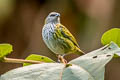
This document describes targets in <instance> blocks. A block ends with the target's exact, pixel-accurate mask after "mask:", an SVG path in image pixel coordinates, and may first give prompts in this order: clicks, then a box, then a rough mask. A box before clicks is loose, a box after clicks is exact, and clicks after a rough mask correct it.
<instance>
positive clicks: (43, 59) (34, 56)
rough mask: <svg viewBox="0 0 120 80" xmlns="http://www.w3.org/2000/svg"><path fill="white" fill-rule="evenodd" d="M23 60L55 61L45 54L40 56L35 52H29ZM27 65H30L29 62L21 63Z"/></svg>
mask: <svg viewBox="0 0 120 80" xmlns="http://www.w3.org/2000/svg"><path fill="white" fill-rule="evenodd" d="M25 60H35V61H41V62H47V63H53V62H55V61H53V60H52V59H50V58H48V57H46V56H41V55H37V54H31V55H29V56H28V57H27V58H26V59H25ZM28 65H31V63H23V66H28Z"/></svg>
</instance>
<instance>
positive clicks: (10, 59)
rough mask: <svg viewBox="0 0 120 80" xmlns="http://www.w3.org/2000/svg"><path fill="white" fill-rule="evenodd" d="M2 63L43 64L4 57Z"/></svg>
mask: <svg viewBox="0 0 120 80" xmlns="http://www.w3.org/2000/svg"><path fill="white" fill-rule="evenodd" d="M3 62H8V63H32V64H40V63H44V62H41V61H34V60H24V59H13V58H6V57H4V60H3Z"/></svg>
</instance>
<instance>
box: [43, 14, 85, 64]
mask: <svg viewBox="0 0 120 80" xmlns="http://www.w3.org/2000/svg"><path fill="white" fill-rule="evenodd" d="M42 38H43V41H44V43H45V44H46V45H47V47H48V48H49V49H50V50H51V51H52V52H53V53H55V54H56V55H58V58H59V59H61V62H63V63H64V64H65V63H66V61H65V60H64V58H63V56H64V55H66V54H71V53H75V54H79V55H82V54H85V53H84V52H83V51H82V50H81V49H80V47H79V45H78V43H77V41H76V39H75V37H74V36H73V35H72V34H71V32H70V31H69V30H68V29H67V28H66V27H65V26H64V25H62V24H61V22H60V13H58V12H51V13H49V14H48V16H47V17H46V19H45V24H44V26H43V28H42Z"/></svg>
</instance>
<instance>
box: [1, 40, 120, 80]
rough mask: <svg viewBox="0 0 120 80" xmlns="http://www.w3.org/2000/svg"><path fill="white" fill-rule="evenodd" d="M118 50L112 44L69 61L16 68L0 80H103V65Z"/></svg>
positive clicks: (118, 49)
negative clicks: (66, 63)
mask: <svg viewBox="0 0 120 80" xmlns="http://www.w3.org/2000/svg"><path fill="white" fill-rule="evenodd" d="M118 52H120V48H119V47H118V46H117V45H116V44H115V43H113V42H111V43H110V45H106V46H104V47H102V48H100V49H97V50H94V51H92V52H90V53H87V54H85V55H83V56H80V57H78V58H76V59H74V60H72V61H70V62H69V63H68V65H67V67H66V66H65V65H64V64H62V63H43V64H35V65H30V66H25V67H21V68H17V69H14V70H11V71H8V72H7V73H5V74H3V75H1V76H0V80H104V72H105V65H106V64H107V63H108V62H109V61H110V60H111V59H112V57H113V55H114V53H118Z"/></svg>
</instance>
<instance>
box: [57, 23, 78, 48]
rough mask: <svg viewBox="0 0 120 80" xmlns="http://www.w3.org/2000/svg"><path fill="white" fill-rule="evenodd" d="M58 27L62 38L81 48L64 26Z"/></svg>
mask: <svg viewBox="0 0 120 80" xmlns="http://www.w3.org/2000/svg"><path fill="white" fill-rule="evenodd" d="M56 26H57V30H58V31H60V33H61V37H63V38H66V39H69V40H70V41H72V42H73V43H74V45H76V46H77V47H79V45H78V43H77V41H76V39H75V38H74V36H73V35H72V34H71V33H70V31H69V30H68V29H67V28H66V27H65V26H63V25H62V24H57V25H56Z"/></svg>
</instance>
